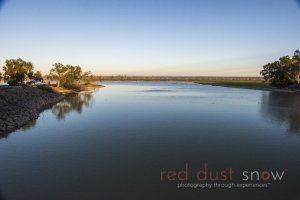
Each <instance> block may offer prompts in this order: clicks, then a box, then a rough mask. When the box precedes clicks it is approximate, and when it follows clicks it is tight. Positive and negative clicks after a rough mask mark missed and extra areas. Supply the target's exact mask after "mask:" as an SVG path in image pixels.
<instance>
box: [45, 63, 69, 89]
mask: <svg viewBox="0 0 300 200" xmlns="http://www.w3.org/2000/svg"><path fill="white" fill-rule="evenodd" d="M66 72H67V68H66V67H65V66H64V65H63V64H61V63H54V64H53V68H52V69H51V70H50V74H49V78H50V79H51V80H55V81H56V82H57V87H60V86H61V82H64V80H65V74H66Z"/></svg>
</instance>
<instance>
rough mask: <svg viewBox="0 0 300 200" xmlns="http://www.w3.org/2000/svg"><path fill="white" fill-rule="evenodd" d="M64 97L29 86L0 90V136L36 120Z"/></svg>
mask: <svg viewBox="0 0 300 200" xmlns="http://www.w3.org/2000/svg"><path fill="white" fill-rule="evenodd" d="M64 97H65V96H64V95H62V94H60V93H58V92H50V91H46V90H41V89H38V88H34V87H29V86H23V87H6V88H0V134H6V133H9V132H11V131H13V130H15V129H17V128H20V127H21V126H23V125H25V124H27V123H28V122H30V121H31V120H34V119H36V118H38V116H39V113H40V111H42V110H43V109H45V108H47V107H50V106H51V105H53V104H55V103H57V102H59V101H61V100H62V99H64Z"/></svg>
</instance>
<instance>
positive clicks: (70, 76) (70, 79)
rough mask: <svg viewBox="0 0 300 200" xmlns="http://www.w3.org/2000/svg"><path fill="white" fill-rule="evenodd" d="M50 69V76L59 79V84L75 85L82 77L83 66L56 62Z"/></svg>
mask: <svg viewBox="0 0 300 200" xmlns="http://www.w3.org/2000/svg"><path fill="white" fill-rule="evenodd" d="M53 67H54V68H52V69H51V70H50V74H49V78H50V79H51V80H55V81H57V86H58V87H60V86H62V87H66V86H71V85H74V84H75V83H76V82H78V81H80V79H81V73H82V70H81V67H80V66H72V65H63V64H61V63H55V64H54V65H53Z"/></svg>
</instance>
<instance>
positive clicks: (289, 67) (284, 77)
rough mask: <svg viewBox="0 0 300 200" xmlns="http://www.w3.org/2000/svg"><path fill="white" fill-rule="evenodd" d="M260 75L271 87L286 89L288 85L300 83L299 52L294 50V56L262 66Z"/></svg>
mask: <svg viewBox="0 0 300 200" xmlns="http://www.w3.org/2000/svg"><path fill="white" fill-rule="evenodd" d="M260 74H261V75H262V76H263V77H264V79H265V80H266V81H270V82H271V85H274V86H278V87H286V86H288V85H291V84H294V83H297V84H298V85H299V83H300V52H299V50H296V51H295V52H294V56H293V57H292V58H290V57H289V56H283V57H281V58H279V60H278V61H275V62H273V63H268V64H266V65H264V66H263V70H262V71H261V72H260Z"/></svg>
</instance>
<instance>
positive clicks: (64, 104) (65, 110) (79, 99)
mask: <svg viewBox="0 0 300 200" xmlns="http://www.w3.org/2000/svg"><path fill="white" fill-rule="evenodd" d="M93 102H94V101H93V94H92V92H84V93H79V94H73V95H69V96H68V97H67V98H66V99H64V100H63V101H61V102H59V103H57V104H56V105H54V106H53V107H52V113H53V114H54V115H55V116H56V118H57V119H59V120H63V119H65V117H66V116H67V115H68V114H70V113H71V112H73V111H75V112H77V113H79V114H80V113H81V112H82V109H83V107H91V106H92V105H93Z"/></svg>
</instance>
